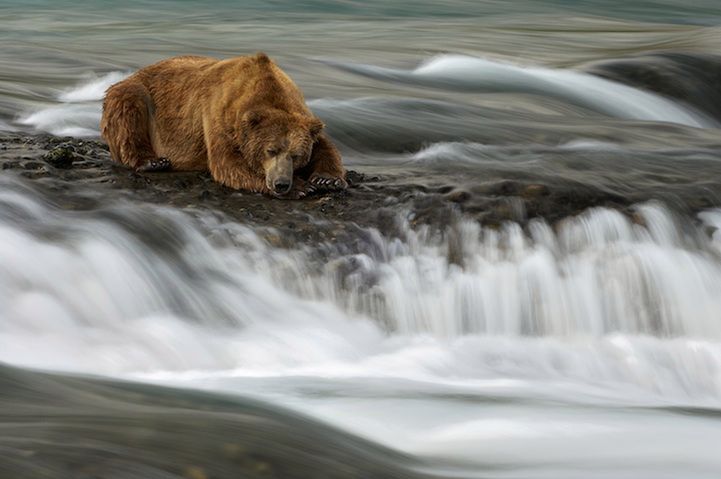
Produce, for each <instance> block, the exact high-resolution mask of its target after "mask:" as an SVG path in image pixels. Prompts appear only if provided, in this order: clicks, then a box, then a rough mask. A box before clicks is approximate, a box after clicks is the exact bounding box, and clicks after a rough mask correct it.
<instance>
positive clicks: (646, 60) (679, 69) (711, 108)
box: [585, 52, 721, 122]
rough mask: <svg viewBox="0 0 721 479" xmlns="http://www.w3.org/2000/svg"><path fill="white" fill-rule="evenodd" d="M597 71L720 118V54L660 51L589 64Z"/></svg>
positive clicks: (593, 72)
mask: <svg viewBox="0 0 721 479" xmlns="http://www.w3.org/2000/svg"><path fill="white" fill-rule="evenodd" d="M585 69H586V71H588V72H589V73H592V74H594V75H597V76H600V77H603V78H606V79H608V80H613V81H616V82H619V83H624V84H627V85H631V86H634V87H637V88H642V89H644V90H649V91H652V92H655V93H658V94H661V95H663V96H666V97H669V98H674V99H676V100H681V101H682V102H684V103H686V104H688V105H691V106H692V107H694V108H696V109H697V110H699V111H702V112H704V113H706V114H707V115H709V116H711V117H713V118H715V119H716V120H717V121H719V122H721V88H719V85H721V56H719V55H712V54H706V53H680V52H659V53H652V54H645V55H639V56H634V57H629V58H622V59H614V60H606V61H601V62H596V63H593V64H590V65H588V66H587V67H586V68H585Z"/></svg>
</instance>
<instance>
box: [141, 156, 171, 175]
mask: <svg viewBox="0 0 721 479" xmlns="http://www.w3.org/2000/svg"><path fill="white" fill-rule="evenodd" d="M171 166H172V165H171V164H170V160H169V159H167V158H156V159H155V160H150V161H147V162H146V163H145V164H144V165H143V166H140V167H138V168H137V171H139V172H141V173H149V172H154V171H169V170H170V168H171Z"/></svg>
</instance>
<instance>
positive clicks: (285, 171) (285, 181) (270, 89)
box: [100, 53, 347, 198]
mask: <svg viewBox="0 0 721 479" xmlns="http://www.w3.org/2000/svg"><path fill="white" fill-rule="evenodd" d="M100 131H101V134H102V136H103V138H104V139H105V141H106V142H107V143H108V146H109V147H110V154H111V156H112V157H113V159H115V161H118V162H120V163H123V164H125V165H128V166H130V167H132V168H135V169H136V170H139V171H160V170H176V171H190V170H210V173H211V174H212V176H213V178H214V179H215V180H216V181H218V182H220V183H222V184H224V185H227V186H229V187H231V188H235V189H241V190H247V191H254V192H261V193H266V194H270V195H273V196H277V197H283V198H301V197H303V196H305V195H307V194H308V193H310V192H312V191H318V190H321V191H322V190H341V189H345V188H346V187H347V183H346V181H345V170H344V168H343V165H342V163H341V157H340V154H339V153H338V150H337V149H336V147H335V146H334V145H333V143H331V141H330V140H329V139H328V136H327V135H326V134H325V133H324V132H323V123H322V122H321V121H320V120H319V119H318V118H316V117H315V116H313V114H312V113H311V112H310V110H309V109H308V107H307V106H306V104H305V100H304V99H303V94H302V93H301V91H300V89H299V88H298V87H297V86H296V85H295V83H293V80H291V79H290V78H289V77H288V75H286V74H285V73H284V72H283V70H281V69H280V68H279V67H278V65H276V64H275V62H273V61H272V60H271V59H270V58H268V56H267V55H265V54H264V53H258V54H256V55H253V56H243V57H236V58H230V59H227V60H217V59H215V58H208V57H198V56H182V57H175V58H170V59H168V60H164V61H161V62H159V63H156V64H154V65H150V66H148V67H145V68H142V69H140V70H139V71H137V72H136V73H134V74H133V75H131V76H130V77H128V78H127V79H125V80H123V81H121V82H119V83H116V84H114V85H113V86H111V87H110V88H109V89H108V91H107V92H106V95H105V100H104V102H103V117H102V120H101V122H100Z"/></svg>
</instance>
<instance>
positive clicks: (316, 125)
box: [308, 118, 325, 139]
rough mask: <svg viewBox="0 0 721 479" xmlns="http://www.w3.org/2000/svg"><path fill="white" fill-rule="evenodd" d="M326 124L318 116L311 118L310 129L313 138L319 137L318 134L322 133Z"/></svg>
mask: <svg viewBox="0 0 721 479" xmlns="http://www.w3.org/2000/svg"><path fill="white" fill-rule="evenodd" d="M324 126H325V125H324V124H323V122H322V121H320V120H319V119H318V118H313V119H312V120H310V125H309V126H308V130H309V131H310V136H311V138H313V139H316V138H318V135H320V132H321V131H323V127H324Z"/></svg>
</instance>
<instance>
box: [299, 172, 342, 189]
mask: <svg viewBox="0 0 721 479" xmlns="http://www.w3.org/2000/svg"><path fill="white" fill-rule="evenodd" d="M308 182H309V183H310V184H311V185H313V187H315V189H316V190H317V191H340V190H345V189H346V188H348V183H346V181H345V180H344V179H343V178H342V177H339V176H335V175H330V174H326V173H313V174H312V175H311V176H310V179H309V180H308Z"/></svg>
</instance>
